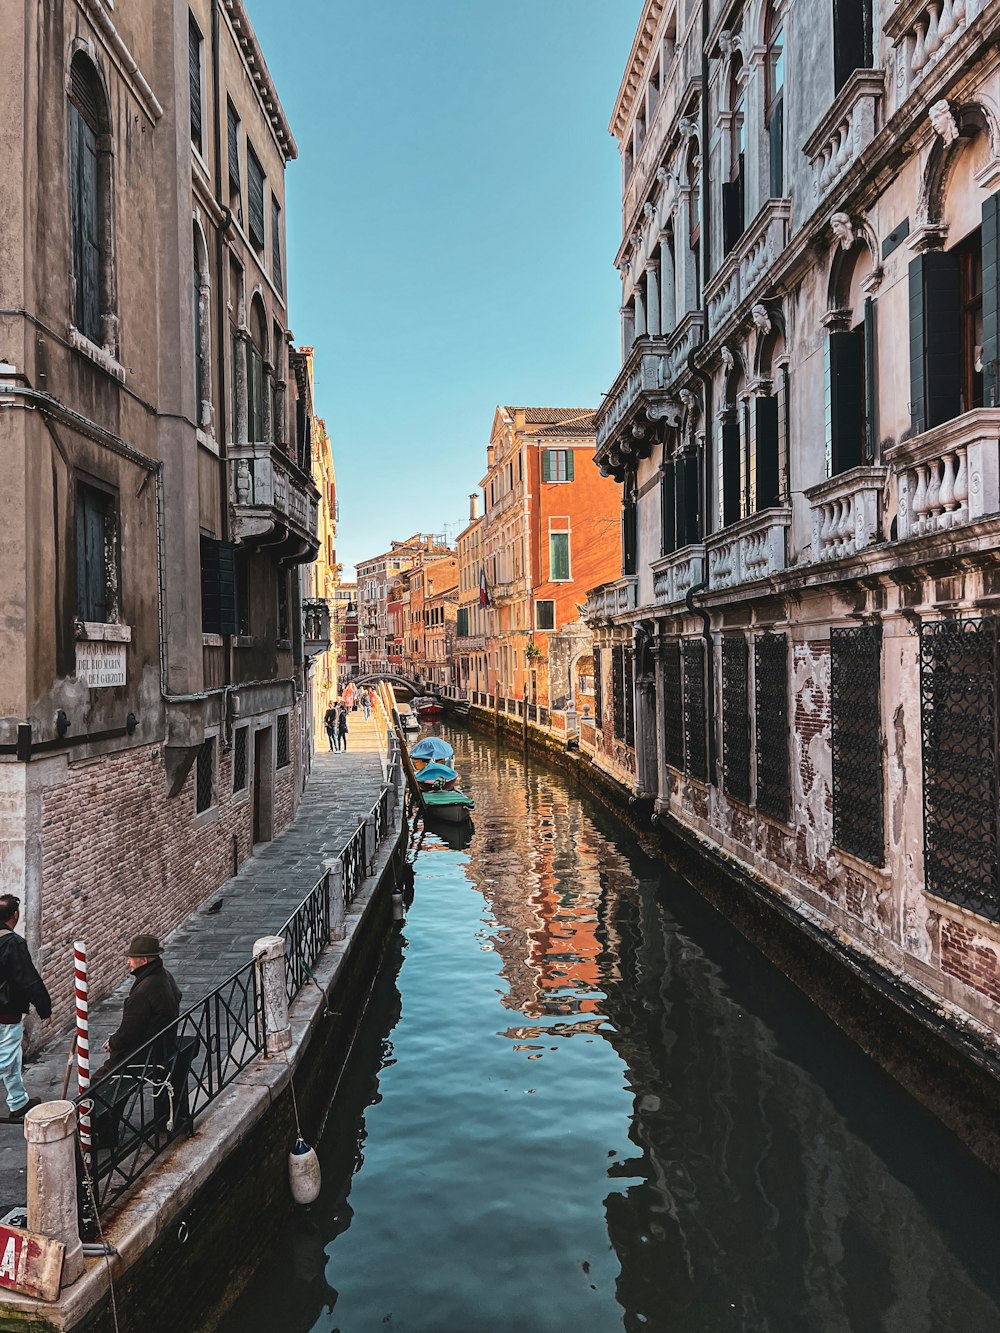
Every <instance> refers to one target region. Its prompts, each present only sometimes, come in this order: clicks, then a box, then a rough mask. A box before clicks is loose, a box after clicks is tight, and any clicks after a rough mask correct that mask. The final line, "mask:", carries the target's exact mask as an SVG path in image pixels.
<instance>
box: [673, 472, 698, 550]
mask: <svg viewBox="0 0 1000 1333" xmlns="http://www.w3.org/2000/svg"><path fill="white" fill-rule="evenodd" d="M674 467H675V473H676V488H677V505H676V511H677V545H678V547H681V546H688V545H690V543H691V542H697V541H701V477H700V474H699V469H698V454H697V453H696V452H695V451H694V450H693V449H691V450H688V451H686V452H685V453H683V454H681V456H680V458H678V459H677V461H676V463H675V465H674Z"/></svg>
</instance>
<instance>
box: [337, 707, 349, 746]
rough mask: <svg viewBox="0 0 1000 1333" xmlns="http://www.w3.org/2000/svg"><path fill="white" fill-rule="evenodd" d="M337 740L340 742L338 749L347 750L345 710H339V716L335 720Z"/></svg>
mask: <svg viewBox="0 0 1000 1333" xmlns="http://www.w3.org/2000/svg"><path fill="white" fill-rule="evenodd" d="M337 739H338V740H339V741H340V748H341V749H342V750H346V749H347V709H346V708H342V709H341V710H340V716H339V718H338V719H337Z"/></svg>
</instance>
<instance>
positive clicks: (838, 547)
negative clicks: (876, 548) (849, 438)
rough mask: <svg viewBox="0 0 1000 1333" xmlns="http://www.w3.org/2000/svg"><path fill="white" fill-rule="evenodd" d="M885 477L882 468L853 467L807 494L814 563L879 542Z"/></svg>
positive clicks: (851, 552) (837, 557)
mask: <svg viewBox="0 0 1000 1333" xmlns="http://www.w3.org/2000/svg"><path fill="white" fill-rule="evenodd" d="M886 475H887V469H886V468H884V467H858V468H852V469H851V470H850V472H845V473H843V474H841V475H840V476H837V477H831V478H830V480H829V481H824V482H822V483H821V484H820V485H819V486H813V487H811V488H810V489H809V490H807V491H806V493H805V495H806V499H807V500H808V501H809V505H810V508H811V510H812V558H813V560H816V561H819V560H838V559H840V558H841V556H846V555H854V554H855V552H857V551H860V550H862V549H863V548H864V547H866V546H871V545H872V543H873V542H877V541H878V540H879V531H880V523H879V519H880V513H881V506H882V491H883V487H884V486H885V479H886Z"/></svg>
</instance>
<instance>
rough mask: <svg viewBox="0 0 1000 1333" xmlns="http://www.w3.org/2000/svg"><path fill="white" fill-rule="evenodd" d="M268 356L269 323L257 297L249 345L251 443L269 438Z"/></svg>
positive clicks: (252, 311)
mask: <svg viewBox="0 0 1000 1333" xmlns="http://www.w3.org/2000/svg"><path fill="white" fill-rule="evenodd" d="M266 354H267V322H266V318H265V315H264V306H263V304H262V302H261V300H260V297H259V296H257V297H255V298H254V302H253V305H252V307H251V310H250V342H249V343H248V345H247V430H248V435H249V439H250V441H251V443H258V442H261V441H263V440H265V439H266V438H267V435H266V425H265V421H264V398H265V394H264V389H265V386H264V361H265V359H266Z"/></svg>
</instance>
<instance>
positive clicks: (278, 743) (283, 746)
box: [274, 713, 292, 768]
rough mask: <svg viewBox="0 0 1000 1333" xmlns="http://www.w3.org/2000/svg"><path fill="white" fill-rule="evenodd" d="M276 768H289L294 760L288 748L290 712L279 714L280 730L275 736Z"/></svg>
mask: <svg viewBox="0 0 1000 1333" xmlns="http://www.w3.org/2000/svg"><path fill="white" fill-rule="evenodd" d="M275 749H276V757H275V765H274V766H275V768H287V767H288V765H289V764H290V763H291V762H292V761H291V757H290V754H289V749H288V714H287V713H279V714H278V730H277V735H276V737H275Z"/></svg>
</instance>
